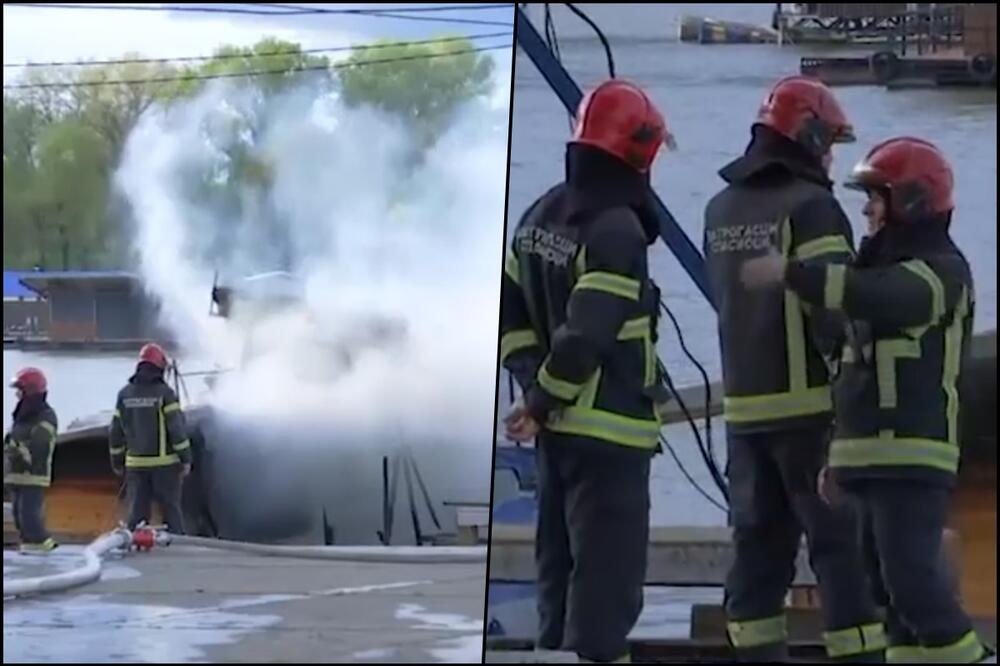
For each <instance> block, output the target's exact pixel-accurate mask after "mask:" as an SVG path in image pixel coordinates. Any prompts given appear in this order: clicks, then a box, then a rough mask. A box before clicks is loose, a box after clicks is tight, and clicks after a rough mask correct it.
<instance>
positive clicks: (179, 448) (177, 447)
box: [174, 439, 191, 452]
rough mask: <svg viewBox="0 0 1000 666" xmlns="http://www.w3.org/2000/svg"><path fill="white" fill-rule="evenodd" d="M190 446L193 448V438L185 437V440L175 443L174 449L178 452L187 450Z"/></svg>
mask: <svg viewBox="0 0 1000 666" xmlns="http://www.w3.org/2000/svg"><path fill="white" fill-rule="evenodd" d="M190 448H191V440H190V439H185V440H184V441H183V442H181V443H179V444H175V445H174V451H175V452H178V451H187V450H188V449H190Z"/></svg>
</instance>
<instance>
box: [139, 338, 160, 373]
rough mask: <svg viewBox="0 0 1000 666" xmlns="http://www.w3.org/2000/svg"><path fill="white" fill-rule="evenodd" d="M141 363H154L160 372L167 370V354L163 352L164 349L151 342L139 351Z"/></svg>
mask: <svg viewBox="0 0 1000 666" xmlns="http://www.w3.org/2000/svg"><path fill="white" fill-rule="evenodd" d="M139 362H140V363H152V364H153V365H155V366H156V367H158V368H159V369H160V370H166V368H167V352H165V351H163V347H161V346H160V345H158V344H156V343H155V342H150V343H149V344H148V345H145V346H144V347H143V348H142V349H141V350H139Z"/></svg>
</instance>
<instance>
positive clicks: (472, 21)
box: [365, 11, 512, 26]
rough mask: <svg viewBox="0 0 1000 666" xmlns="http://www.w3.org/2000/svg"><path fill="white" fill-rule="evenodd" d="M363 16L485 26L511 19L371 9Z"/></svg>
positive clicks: (500, 23)
mask: <svg viewBox="0 0 1000 666" xmlns="http://www.w3.org/2000/svg"><path fill="white" fill-rule="evenodd" d="M365 16H376V17H379V18H394V19H406V20H407V21H434V22H436V23H455V24H464V25H485V26H505V25H510V24H511V23H512V21H510V22H509V21H485V20H481V19H467V18H457V17H444V16H415V15H411V14H392V13H387V12H379V11H373V12H371V13H369V14H365Z"/></svg>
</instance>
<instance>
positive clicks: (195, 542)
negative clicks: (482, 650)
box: [3, 527, 486, 598]
mask: <svg viewBox="0 0 1000 666" xmlns="http://www.w3.org/2000/svg"><path fill="white" fill-rule="evenodd" d="M172 544H173V545H178V546H192V547H197V548H208V549H213V550H222V551H230V552H240V553H248V554H252V555H260V556H265V557H287V558H299V559H313V560H327V561H333V562H360V563H368V564H376V563H377V564H478V563H485V562H486V547H485V546H448V547H445V546H441V547H438V546H435V547H432V548H426V547H423V548H422V547H416V546H282V545H270V544H258V543H245V542H239V541H223V540H217V539H206V538H201V537H190V536H181V535H176V534H170V533H169V532H167V531H165V530H163V529H157V528H150V527H140V528H137V529H136V530H134V531H129V530H127V529H125V528H120V529H117V530H114V531H113V532H109V533H107V534H105V535H103V536H100V537H98V538H97V539H95V540H94V541H93V542H92V543H91V544H90V545H89V546H87V547H86V548H85V549H84V550H83V564H82V565H81V566H79V567H77V568H75V569H73V570H71V571H66V572H62V573H57V574H51V575H46V576H36V577H32V578H22V579H15V580H7V579H6V577H5V579H4V583H3V594H4V598H7V597H21V596H29V595H35V594H43V593H46V592H63V591H65V590H69V589H72V588H75V587H80V586H83V585H88V584H90V583H93V582H95V581H97V580H99V579H100V577H101V562H102V558H103V557H104V556H105V555H107V554H108V553H109V552H111V551H115V550H118V551H122V550H124V551H129V550H132V549H135V550H151V549H153V548H154V547H158V546H169V545H172Z"/></svg>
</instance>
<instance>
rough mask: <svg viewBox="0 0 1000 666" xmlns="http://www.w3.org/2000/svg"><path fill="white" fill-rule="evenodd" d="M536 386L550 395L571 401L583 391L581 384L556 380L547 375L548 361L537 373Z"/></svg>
mask: <svg viewBox="0 0 1000 666" xmlns="http://www.w3.org/2000/svg"><path fill="white" fill-rule="evenodd" d="M538 384H539V385H540V386H541V387H542V388H543V389H545V390H546V391H548V392H549V393H551V394H552V395H554V396H556V397H557V398H561V399H563V400H573V399H574V398H575V397H576V396H577V395H578V394H579V393H580V391H581V390H582V389H583V384H574V383H573V382H567V381H564V380H562V379H556V378H555V377H553V376H552V375H551V374H549V364H548V361H546V362H545V363H544V364H543V365H542V367H541V369H540V370H539V371H538Z"/></svg>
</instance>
